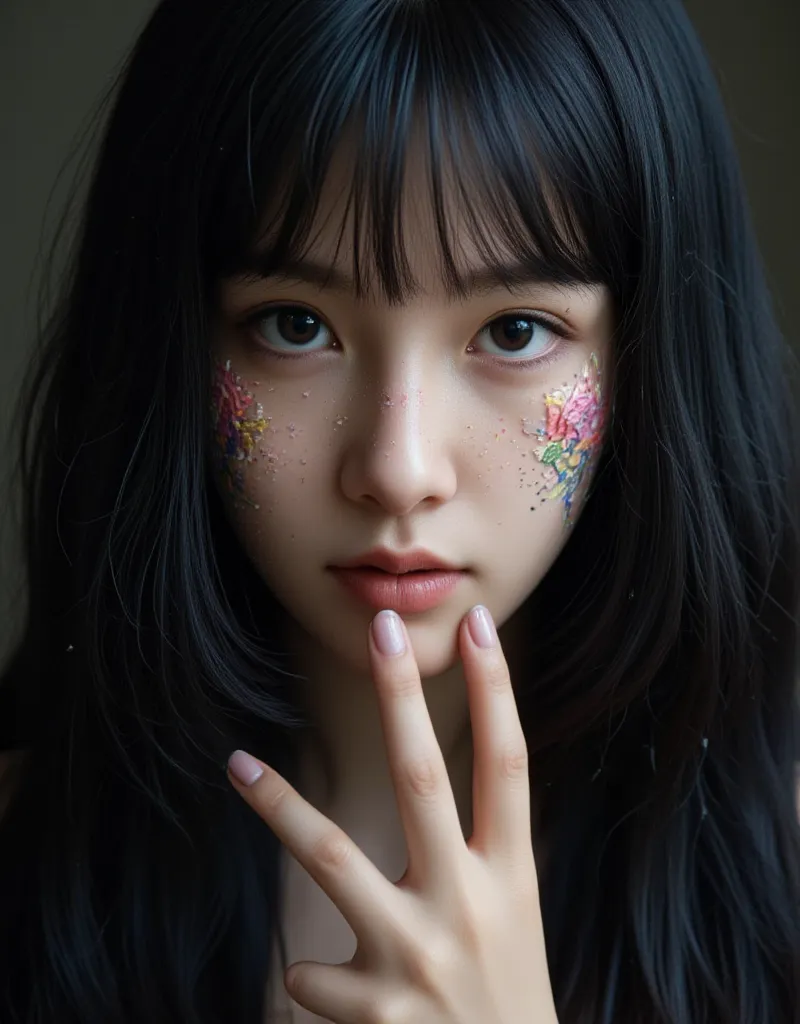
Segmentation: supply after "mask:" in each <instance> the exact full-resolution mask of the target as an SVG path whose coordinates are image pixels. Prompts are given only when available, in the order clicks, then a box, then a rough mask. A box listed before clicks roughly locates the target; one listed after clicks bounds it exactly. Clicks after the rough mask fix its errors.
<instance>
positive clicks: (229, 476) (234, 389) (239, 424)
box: [211, 359, 270, 508]
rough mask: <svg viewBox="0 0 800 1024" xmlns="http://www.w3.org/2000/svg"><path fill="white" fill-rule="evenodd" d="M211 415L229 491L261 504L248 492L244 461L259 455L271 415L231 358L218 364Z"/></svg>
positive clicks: (243, 498) (219, 458)
mask: <svg viewBox="0 0 800 1024" xmlns="http://www.w3.org/2000/svg"><path fill="white" fill-rule="evenodd" d="M254 403H255V407H254V408H253V405H254ZM211 415H212V423H213V425H214V426H213V429H214V440H215V445H216V448H215V450H216V454H217V468H218V470H219V473H220V476H221V478H222V479H223V480H224V481H225V486H226V488H227V490H228V492H229V493H230V494H234V495H235V496H237V497H239V498H241V499H242V500H243V501H245V502H246V503H247V504H248V505H250V506H251V507H252V508H258V507H259V506H258V505H256V504H255V502H253V501H251V500H250V498H248V496H247V495H246V493H245V486H244V472H243V467H242V463H249V462H254V461H255V459H256V458H257V456H256V455H253V449H254V448H255V447H256V443H257V441H258V439H259V438H260V437H261V436H262V434H263V433H264V431H265V430H266V429H267V420H268V419H269V418H270V417H267V418H265V417H264V410H263V408H262V406H261V403H260V402H256V401H255V396H254V395H251V394H250V392H249V391H248V390H247V389H246V388H245V387H244V385H243V384H242V378H241V377H240V376H239V375H238V374H236V373H234V372H233V371H232V370H231V361H230V359H229V360H227V362H226V363H225V366H224V367H223V366H222V365H220V364H219V363H216V364H215V369H214V380H213V383H212V397H211Z"/></svg>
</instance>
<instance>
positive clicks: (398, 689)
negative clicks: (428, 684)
mask: <svg viewBox="0 0 800 1024" xmlns="http://www.w3.org/2000/svg"><path fill="white" fill-rule="evenodd" d="M386 688H387V689H388V691H389V693H391V695H392V696H393V697H410V696H413V695H415V694H417V693H419V691H420V690H421V689H422V683H421V682H420V679H419V676H418V675H416V674H415V673H414V672H409V671H408V670H407V669H404V667H402V666H400V667H399V671H394V672H391V673H389V674H388V676H387V679H386Z"/></svg>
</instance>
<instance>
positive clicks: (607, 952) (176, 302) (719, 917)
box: [0, 0, 800, 1024]
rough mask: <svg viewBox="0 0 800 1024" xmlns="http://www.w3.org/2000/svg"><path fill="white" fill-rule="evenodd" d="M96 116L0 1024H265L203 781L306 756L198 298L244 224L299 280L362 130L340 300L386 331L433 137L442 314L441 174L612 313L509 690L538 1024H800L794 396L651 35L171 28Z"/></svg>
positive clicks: (457, 0)
mask: <svg viewBox="0 0 800 1024" xmlns="http://www.w3.org/2000/svg"><path fill="white" fill-rule="evenodd" d="M112 100H113V107H112V109H111V110H110V116H109V117H108V119H107V121H106V122H105V124H104V131H103V135H102V139H101V145H100V151H99V157H98V159H97V162H96V164H95V167H94V171H93V174H92V177H91V181H90V182H89V191H88V199H87V201H86V202H85V205H83V206H82V207H81V209H82V216H81V220H80V222H79V227H78V230H77V232H76V233H75V238H74V244H73V246H72V248H71V250H70V259H69V261H68V263H67V269H66V271H65V272H64V274H63V277H62V279H61V281H60V286H59V287H58V289H57V290H56V292H55V300H54V301H53V302H52V303H49V304H48V307H47V309H46V315H44V316H43V320H42V325H41V336H40V339H39V345H38V349H37V353H36V358H35V361H34V362H33V363H32V365H31V369H30V373H29V376H28V379H27V382H26V386H25V390H24V393H23V395H22V397H21V399H20V404H19V406H18V415H17V422H18V423H19V425H20V430H19V436H18V441H19V467H18V468H19V485H20V493H21V495H22V503H21V506H20V511H21V516H20V542H21V544H22V547H23V550H24V558H25V566H26V570H27V581H28V593H29V600H28V606H27V610H26V617H25V621H24V628H23V630H22V632H21V635H20V639H19V642H18V644H17V645H16V647H15V648H14V650H13V651H12V653H11V656H10V659H9V661H8V663H7V665H6V666H5V670H4V672H3V674H2V686H1V687H0V695H3V696H4V698H5V699H6V700H7V701H9V702H10V703H13V705H14V707H16V728H17V736H16V742H17V744H18V745H19V746H21V747H24V748H25V751H26V754H25V756H24V758H23V759H22V760H21V761H20V763H19V765H18V769H17V771H15V772H13V773H10V774H9V775H8V776H7V782H8V780H12V781H13V783H14V785H13V792H12V791H10V790H9V797H10V804H9V807H8V810H7V813H6V814H5V816H4V818H3V821H2V825H1V826H0V907H2V915H0V971H1V972H2V978H1V979H0V1019H2V1021H3V1022H4V1024H6V1022H19V1024H23V1022H24V1024H51V1022H58V1024H72V1022H75V1024H108V1022H111V1021H113V1022H115V1024H122V1022H130V1024H134V1022H136V1024H140V1022H142V1021H148V1022H149V1024H158V1022H162V1021H163V1022H171V1024H175V1022H178V1021H180V1022H182V1024H211V1022H229V1021H236V1022H237V1024H257V1022H260V1021H261V1019H262V1014H263V1010H264V992H265V985H266V982H267V975H268V963H269V950H270V944H271V942H272V941H273V939H275V937H276V935H277V934H278V922H279V916H280V907H281V892H280V885H279V863H280V853H281V851H280V848H279V844H278V842H277V840H276V839H274V838H273V835H272V833H271V830H270V829H268V828H267V827H266V826H265V825H264V824H263V822H261V821H260V820H259V819H258V818H257V817H256V816H255V815H254V814H253V813H252V811H250V809H249V808H248V807H247V806H246V804H245V803H244V802H243V801H242V800H241V798H240V797H239V796H238V795H237V794H236V793H235V792H234V791H233V789H232V787H230V784H229V783H228V782H227V780H226V778H225V776H224V772H223V770H222V767H221V765H222V764H223V763H224V760H225V758H226V757H227V755H228V753H229V752H230V750H232V749H233V748H235V747H237V746H243V747H245V748H246V749H249V750H252V751H253V753H255V754H256V755H257V756H261V757H263V758H264V759H265V760H266V761H268V762H269V763H271V764H273V765H275V767H276V768H277V770H278V771H281V772H282V773H284V774H285V775H286V776H287V777H288V778H290V779H292V778H294V777H295V776H294V774H293V773H294V772H295V770H296V758H295V754H294V750H295V748H296V743H295V739H296V736H297V731H298V729H301V728H304V727H305V726H306V725H307V724H308V723H307V722H306V721H305V719H304V717H303V715H302V713H301V712H300V709H299V708H298V707H297V706H296V701H295V700H294V698H293V685H292V679H293V676H292V671H291V662H290V661H289V659H288V653H287V651H286V650H285V649H284V646H285V645H284V642H283V638H282V631H281V629H280V626H279V624H280V621H281V619H280V610H279V609H278V608H277V606H276V601H275V600H274V598H273V597H272V596H271V595H270V594H269V592H268V591H267V588H266V587H265V586H264V584H263V582H262V581H261V580H260V578H259V577H258V576H257V574H256V572H255V570H254V568H253V567H252V565H251V564H250V563H249V561H248V559H247V558H246V556H245V555H244V554H243V552H242V550H241V548H240V547H239V545H238V544H237V543H236V540H235V538H234V537H233V536H232V533H231V531H230V528H229V526H228V525H227V524H226V520H225V517H224V515H223V510H222V509H221V508H220V505H219V499H218V497H217V495H216V493H215V490H214V488H213V487H212V486H211V485H210V484H209V481H208V478H207V471H206V467H207V463H206V457H205V456H206V451H207V448H206V446H207V439H208V427H207V424H208V419H209V408H208V407H209V395H210V381H211V366H210V356H209V333H210V330H211V325H212V323H213V320H214V315H215V302H216V295H217V287H218V284H219V282H220V280H221V279H222V278H223V277H224V276H226V275H228V274H230V273H231V272H233V271H234V270H237V269H239V268H241V267H242V266H246V265H247V262H248V256H249V255H250V254H251V253H252V250H253V248H254V247H255V246H256V245H258V244H260V243H261V240H262V239H263V238H266V237H267V233H266V232H265V225H266V226H268V227H269V228H270V229H271V230H270V232H269V237H270V238H271V242H270V246H269V258H270V259H271V260H273V261H274V265H275V266H280V265H281V264H282V263H283V262H284V261H285V260H286V259H287V258H289V257H291V256H294V255H297V254H299V253H300V252H301V248H302V246H303V245H304V244H305V242H306V240H307V237H308V230H309V226H310V225H311V223H312V220H313V214H314V210H315V208H316V203H317V200H318V197H319V192H320V188H321V186H322V183H323V180H324V178H325V172H326V169H327V168H328V167H329V165H330V160H331V155H332V153H333V152H334V149H335V147H336V146H337V144H338V142H339V141H340V140H341V139H342V138H343V137H344V132H345V130H350V131H349V137H350V138H351V139H352V142H353V146H354V150H353V153H354V159H353V171H354V173H353V193H352V197H351V198H352V200H353V208H354V209H355V210H357V211H358V212H359V213H360V215H361V217H362V218H363V219H361V220H359V221H358V223H359V224H366V225H367V229H366V230H364V231H360V232H359V233H358V236H357V237H355V238H354V239H353V244H354V247H355V252H356V258H355V260H354V262H355V270H356V273H357V275H358V276H357V285H358V288H359V290H360V289H362V288H364V289H366V288H367V287H372V286H373V285H375V284H377V286H378V287H380V288H381V290H382V292H383V294H384V295H385V296H386V297H387V299H388V300H389V301H391V302H401V301H403V299H404V297H406V296H407V295H408V294H409V293H410V289H412V288H413V285H414V282H412V281H411V280H410V279H409V274H408V268H407V264H406V262H405V260H404V258H403V255H404V251H405V250H404V241H403V239H402V237H401V235H400V233H399V224H400V218H399V217H398V216H397V213H398V204H399V201H400V199H399V197H400V194H401V188H400V186H401V181H402V170H403V167H404V166H405V165H404V161H405V157H406V152H407V148H408V144H409V139H410V138H411V136H412V133H418V132H419V131H420V128H421V138H422V139H423V140H424V142H425V145H426V146H427V148H428V151H429V155H430V168H431V175H430V188H431V195H432V198H433V201H434V208H435V211H436V215H437V227H438V230H439V234H440V238H441V249H442V272H443V276H444V279H445V280H446V281H447V282H448V285H449V286H450V287H452V289H453V290H454V292H455V293H456V294H460V293H463V287H464V284H463V282H462V281H460V279H459V277H458V274H457V271H456V268H455V263H454V261H453V258H452V247H451V240H452V237H453V232H452V226H451V225H449V224H448V222H447V218H446V213H445V206H444V204H443V202H442V190H443V187H444V186H443V177H442V175H443V167H444V166H445V162H447V165H448V167H449V168H450V170H451V172H453V173H454V175H455V178H454V182H455V184H454V187H455V189H456V195H457V198H458V205H459V208H460V210H461V211H462V212H463V213H464V214H465V216H466V223H467V224H468V226H469V228H470V231H471V233H472V235H473V236H474V239H475V243H476V245H477V246H478V250H479V253H480V255H481V257H482V258H483V259H484V260H485V261H486V262H487V263H491V262H493V261H495V260H496V259H497V257H498V251H499V249H500V247H501V246H502V247H503V248H504V250H505V251H506V253H507V250H508V249H509V248H510V249H511V250H512V251H513V252H514V253H516V254H518V255H519V257H520V258H521V259H523V260H525V261H527V262H530V263H532V264H535V265H537V266H541V265H542V264H543V263H544V264H545V265H546V266H547V268H548V271H549V273H550V275H551V276H556V277H558V276H563V278H564V279H565V280H570V281H575V280H578V281H581V280H583V281H600V282H602V283H604V284H606V285H607V286H608V288H609V289H610V290H611V293H612V295H613V299H614V303H615V308H616V311H617V322H616V332H615V339H614V353H613V366H614V369H613V379H614V396H613V416H612V418H611V422H610V426H609V433H608V439H607V442H606V445H605V448H604V450H603V453H602V457H601V459H600V461H599V463H598V471H597V477H596V479H595V484H594V487H593V490H592V493H591V496H590V497H589V499H588V501H587V504H586V506H585V508H584V511H583V514H582V516H581V518H580V519H579V521H578V522H577V524H576V526H575V527H574V531H573V533H572V536H571V538H570V540H569V542H568V544H567V545H566V547H565V548H564V549H563V551H562V553H561V554H560V556H559V557H558V559H557V561H556V563H555V565H554V566H553V568H552V569H551V571H550V572H549V573H548V574H547V576H546V577H545V578H544V580H543V581H542V583H541V584H540V586H539V587H538V588H537V590H536V591H535V592H534V594H533V595H532V596H531V598H530V600H531V601H532V602H535V603H536V608H537V614H536V615H535V616H532V617H531V618H532V623H533V624H532V626H531V637H530V642H531V645H532V648H535V651H536V658H535V662H536V672H535V676H534V677H532V678H529V679H516V680H515V687H516V690H517V694H518V702H519V706H520V711H521V714H522V717H523V724H524V727H525V731H526V735H527V737H528V744H529V751H530V755H531V772H532V784H533V785H534V786H535V787H536V789H537V790H540V791H541V793H542V794H543V799H544V804H543V818H542V828H543V830H544V831H545V832H546V834H547V837H548V847H549V848H552V851H553V853H552V856H550V857H549V858H548V864H547V870H546V871H545V872H544V874H543V877H542V878H541V879H540V887H541V895H542V906H543V915H544V923H545V929H546V937H547V952H548V962H549V966H550V973H551V978H552V983H553V987H554V991H555V997H556V1005H557V1008H558V1012H559V1019H560V1020H561V1021H563V1022H565V1024H567V1022H568V1024H612V1022H614V1024H617V1022H619V1021H625V1024H789V1022H795V1021H797V1020H798V1019H799V1018H798V1016H797V1014H798V1010H797V1007H798V1006H800V923H799V922H800V828H799V827H798V824H797V812H796V808H795V799H794V770H795V764H796V762H797V760H798V759H799V758H800V749H799V748H800V730H799V729H798V704H797V692H796V680H797V678H798V674H797V670H798V644H797V612H798V607H799V606H800V596H799V595H798V586H799V585H800V584H798V579H800V572H799V570H800V565H799V564H798V561H799V559H798V521H799V515H798V463H797V449H798V441H799V440H800V432H798V424H797V422H796V420H795V416H794V411H793V403H792V398H791V391H790V384H789V381H790V378H791V374H792V373H793V370H794V366H793V363H792V362H791V360H790V359H789V357H788V349H787V346H786V344H785V341H784V339H783V338H782V337H781V334H780V332H779V329H778V327H777V325H776V319H775V316H774V313H773V306H772V302H771V299H770V295H769V292H768V289H767V286H766V284H765V278H764V272H763V268H762V263H761V259H760V256H759V253H758V250H757V246H756V243H755V240H754V234H753V229H752V226H751V222H750V218H749V214H748V209H747V205H746V199H745V190H744V186H743V183H742V179H741V177H740V172H739V168H738V163H737V158H736V154H735V152H734V149H733V145H732V142H731V137H730V133H729V129H728V126H727V123H726V118H725V114H724V110H723V105H722V102H721V100H720V97H719V93H718V90H717V88H716V84H715V81H714V78H713V75H712V74H711V72H710V70H709V67H708V64H707V62H706V58H705V55H704V53H703V50H702V48H701V46H700V44H699V42H698V40H697V38H696V36H695V34H694V32H693V30H692V27H691V25H690V23H689V21H688V19H687V17H686V14H685V13H684V11H683V10H682V8H681V6H680V4H679V3H678V0H659V2H658V3H646V2H642V0H337V2H336V3H332V2H330V0H235V2H233V0H164V2H162V3H161V4H160V5H159V6H158V7H157V9H156V10H155V12H154V13H153V15H152V17H151V18H150V20H149V22H148V23H147V25H146V27H145V28H144V31H143V32H142V34H141V36H140V37H139V39H138V41H137V42H136V44H135V47H134V48H133V50H132V52H131V54H130V56H129V58H128V59H127V60H126V62H125V64H124V67H123V69H122V73H121V75H120V78H119V83H118V87H116V88H115V89H114V91H113V92H111V93H109V96H108V97H107V100H106V102H105V103H104V104H101V106H100V107H99V108H98V113H97V116H98V119H99V118H100V117H105V114H106V108H107V107H108V106H109V105H110V104H111V103H112ZM65 223H67V222H66V221H65ZM65 237H66V230H64V231H62V232H61V234H60V236H59V239H57V240H56V243H58V244H60V242H63V240H64V238H65ZM56 243H54V244H56ZM56 247H57V245H56ZM359 247H360V248H359ZM54 251H55V249H54ZM365 267H369V268H371V270H373V271H374V274H373V277H374V280H370V281H366V280H365V279H364V275H363V268H365ZM284 955H285V954H284Z"/></svg>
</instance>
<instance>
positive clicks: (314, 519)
mask: <svg viewBox="0 0 800 1024" xmlns="http://www.w3.org/2000/svg"><path fill="white" fill-rule="evenodd" d="M344 186H345V180H344V179H343V178H337V174H336V172H335V168H334V171H333V173H332V177H331V179H330V180H329V183H328V187H327V189H326V192H325V194H324V196H323V204H322V206H321V212H322V222H321V223H319V230H318V233H317V232H316V231H315V232H314V233H313V234H312V239H313V246H312V248H311V249H310V251H309V253H308V259H309V260H311V261H313V262H314V263H317V264H320V265H322V266H323V267H326V268H328V267H330V266H332V265H335V268H336V269H337V270H339V271H340V273H341V275H342V277H343V280H342V281H341V287H331V286H329V287H328V288H326V289H324V290H323V289H322V288H321V287H320V286H319V284H317V283H314V282H313V281H309V280H302V279H301V278H300V276H299V275H298V277H297V278H294V277H293V278H291V279H284V280H277V279H275V278H271V279H263V278H262V279H250V280H246V279H244V278H234V279H229V280H226V281H225V282H223V283H222V286H221V291H220V306H219V314H220V315H219V320H218V326H217V329H216V331H215V335H214V341H213V344H214V356H215V362H216V380H215V386H214V396H213V400H212V413H213V431H212V433H213V435H214V440H213V443H212V450H211V452H210V455H211V459H210V464H211V466H212V467H213V469H212V471H213V473H214V477H215V480H216V483H217V485H218V488H219V491H220V493H221V495H222V496H223V499H224V501H225V503H226V508H227V514H228V516H229V520H230V522H231V524H232V527H233V529H234V531H235V533H236V535H237V536H238V538H239V540H240V542H241V543H242V545H243V546H244V548H245V550H246V552H247V553H248V555H249V557H250V559H251V561H252V562H253V564H254V565H255V567H256V569H257V571H258V572H259V573H260V575H261V577H262V578H263V580H264V582H265V583H266V584H267V585H268V586H269V588H270V590H271V591H272V592H273V594H274V595H275V597H276V598H277V599H278V601H279V602H280V604H281V605H282V606H283V607H284V608H285V609H286V611H287V612H288V613H289V615H290V616H291V618H292V619H293V620H294V624H295V625H296V626H297V627H299V629H300V631H301V633H302V634H305V635H306V636H308V637H309V638H310V639H312V640H313V641H316V642H317V643H318V644H320V645H321V647H322V648H323V650H325V651H327V652H328V654H329V656H333V657H336V658H338V659H341V661H342V662H343V663H345V664H347V665H349V666H351V667H352V668H353V669H357V670H360V671H363V672H367V671H368V660H367V646H366V630H367V625H368V623H369V621H370V619H371V618H372V617H373V616H374V615H375V614H376V611H377V610H378V609H377V608H376V607H372V606H370V605H369V604H367V603H366V602H365V601H364V600H362V599H361V598H359V597H356V596H355V595H354V594H353V593H351V592H350V590H349V589H347V588H346V587H345V586H344V585H343V584H342V583H341V582H340V579H339V578H338V576H337V575H336V574H335V573H333V572H332V571H331V569H330V567H331V566H335V565H337V564H339V563H342V562H344V561H346V560H348V559H352V558H354V557H355V556H358V555H361V554H363V553H365V552H367V551H369V550H370V549H372V548H374V547H385V548H388V549H390V550H392V551H395V552H404V551H407V550H408V549H410V548H425V549H427V550H428V551H429V552H433V553H434V554H435V555H437V556H439V557H440V558H441V559H443V560H445V561H446V562H447V563H449V564H451V565H455V566H457V567H459V568H462V569H464V570H467V571H466V573H465V574H464V575H463V576H461V577H460V579H459V581H458V583H457V584H456V586H455V588H454V589H453V590H452V591H451V592H450V593H449V594H448V595H447V596H446V597H445V598H444V599H443V600H442V601H441V602H440V603H439V604H438V605H437V606H436V607H434V608H431V609H428V610H427V611H420V612H413V613H407V612H404V611H401V614H402V615H403V618H404V620H405V622H406V625H407V627H408V629H409V632H410V634H411V639H412V643H413V647H414V651H415V654H416V656H417V660H418V663H419V667H420V671H421V674H422V675H423V677H426V676H432V675H438V674H439V673H440V672H443V671H445V670H446V669H448V668H449V667H450V666H451V665H452V664H453V663H454V661H455V659H456V658H457V647H456V631H457V627H458V624H459V621H460V619H461V617H462V616H463V615H464V614H465V613H466V612H467V611H468V610H469V608H470V607H471V606H472V605H474V604H476V603H479V602H480V603H483V604H485V605H487V606H488V608H489V609H490V610H491V612H492V614H493V616H494V617H495V621H496V622H497V624H498V626H502V624H503V623H504V622H505V621H507V620H508V619H509V617H510V616H511V615H512V614H513V613H514V612H515V611H516V610H517V609H518V608H519V607H520V606H521V605H522V604H523V602H524V601H525V599H526V598H527V597H528V596H529V595H530V594H531V592H532V591H533V590H534V589H535V588H536V586H537V584H538V583H539V581H540V580H541V579H542V577H543V576H544V575H545V573H546V572H547V571H548V569H549V568H550V566H551V565H552V564H553V562H554V561H555V559H556V557H557V556H558V554H559V552H560V551H561V549H562V548H563V546H564V545H565V544H566V543H567V541H568V540H569V537H570V532H571V529H572V524H574V523H575V522H576V520H577V519H578V517H579V515H580V511H581V505H582V502H583V500H584V498H585V494H586V491H587V485H588V484H589V481H590V479H591V476H592V473H593V470H594V467H595V465H596V462H597V457H598V454H599V449H600V447H601V445H602V441H603V434H604V426H605V424H606V422H607V405H608V402H609V395H610V381H609V372H608V371H609V347H610V338H611V333H612V330H613V317H612V304H611V300H610V296H609V294H608V292H607V291H606V290H605V289H604V288H603V287H601V286H597V287H591V288H589V287H585V286H584V287H580V286H575V287H570V288H564V287H557V286H554V285H552V284H547V283H536V282H531V283H530V285H529V286H526V287H524V288H523V289H520V290H517V291H515V293H514V294H512V293H511V292H509V291H508V290H507V289H505V288H503V287H502V286H495V287H493V288H491V289H490V290H485V291H477V290H476V291H475V293H474V294H472V295H471V296H470V297H469V298H468V299H467V300H466V301H463V302H458V301H453V300H452V299H451V298H449V297H448V296H447V295H446V292H445V287H444V284H443V283H442V281H441V280H440V275H439V271H438V266H439V264H438V252H439V250H438V246H437V243H436V238H435V233H434V228H433V223H432V218H431V216H430V214H429V211H428V210H427V209H423V208H422V207H417V206H414V205H412V204H410V203H409V204H406V206H405V208H404V216H405V218H406V221H405V224H404V233H403V237H404V238H406V239H413V247H412V246H409V250H410V251H409V253H408V257H409V260H410V261H411V269H412V272H413V273H414V275H415V280H416V281H418V282H420V284H421V291H420V293H419V294H418V296H416V297H415V298H413V299H410V300H409V301H408V302H407V303H406V304H404V305H402V306H397V307H391V306H390V305H389V304H388V303H387V302H386V301H384V300H383V299H382V298H381V297H380V296H379V295H378V294H377V289H375V292H374V293H373V294H374V295H377V297H371V298H370V299H368V300H365V301H362V302H358V301H357V300H356V298H355V296H354V294H353V293H352V290H351V289H350V288H349V287H347V282H346V277H347V275H349V274H351V273H352V267H351V263H350V261H349V251H348V249H347V248H346V247H344V246H342V247H341V248H340V249H339V253H338V257H337V254H336V245H337V240H338V230H337V228H338V225H339V223H340V219H341V212H342V208H341V206H340V203H341V202H343V201H344V195H343V193H344V192H345V187H344ZM410 194H411V195H417V194H423V190H421V191H420V193H415V192H414V191H413V189H412V190H411V192H410ZM327 213H329V214H330V216H326V214H327ZM347 237H348V234H347V233H345V234H344V235H343V238H347ZM462 248H463V254H464V261H463V267H464V268H469V269H474V270H480V269H481V267H480V264H479V262H478V261H476V260H475V258H474V249H472V248H470V247H469V246H467V245H463V246H462ZM266 306H269V307H270V308H268V309H267V308H264V307H266ZM254 313H255V314H257V315H256V316H253V314H254ZM246 318H251V320H250V322H249V323H244V321H245V319H246ZM559 331H563V332H564V335H565V336H560V335H559V333H558V332H559ZM387 606H390V605H387ZM398 610H400V609H398Z"/></svg>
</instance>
